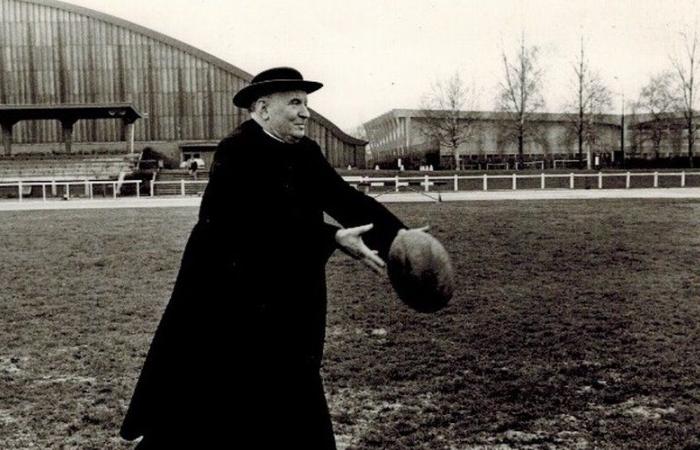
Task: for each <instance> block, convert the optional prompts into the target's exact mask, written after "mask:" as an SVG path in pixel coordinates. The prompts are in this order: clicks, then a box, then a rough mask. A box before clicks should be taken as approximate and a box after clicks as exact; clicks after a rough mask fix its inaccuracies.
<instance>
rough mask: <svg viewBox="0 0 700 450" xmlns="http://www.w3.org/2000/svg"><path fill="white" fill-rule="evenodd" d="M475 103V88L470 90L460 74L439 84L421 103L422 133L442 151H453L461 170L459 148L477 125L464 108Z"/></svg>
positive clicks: (456, 166) (437, 83) (438, 82)
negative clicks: (445, 149) (473, 126)
mask: <svg viewBox="0 0 700 450" xmlns="http://www.w3.org/2000/svg"><path fill="white" fill-rule="evenodd" d="M474 102H475V90H474V88H473V87H467V86H466V85H465V84H464V83H463V82H462V79H461V78H460V76H459V74H458V73H457V72H455V73H454V75H452V76H451V77H449V78H447V79H445V80H439V81H437V82H435V83H434V84H433V86H432V88H431V90H430V92H428V93H427V94H425V95H424V96H423V98H422V100H421V116H422V117H421V121H420V130H421V132H422V133H423V135H425V136H426V138H428V139H429V140H430V141H432V142H435V143H437V145H438V146H439V147H440V148H447V149H449V150H450V151H451V152H452V155H453V157H454V165H455V169H457V170H459V169H460V163H459V147H460V146H461V145H462V144H463V143H464V142H466V141H467V140H468V139H469V137H470V135H471V128H472V124H473V123H474V118H473V117H471V116H470V115H469V114H468V113H467V112H465V111H464V109H465V108H466V107H470V106H473V105H474Z"/></svg>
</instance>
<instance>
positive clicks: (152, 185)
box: [151, 180, 155, 197]
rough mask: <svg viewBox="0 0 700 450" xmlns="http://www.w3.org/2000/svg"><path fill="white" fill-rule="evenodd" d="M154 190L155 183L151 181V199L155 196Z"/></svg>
mask: <svg viewBox="0 0 700 450" xmlns="http://www.w3.org/2000/svg"><path fill="white" fill-rule="evenodd" d="M154 188H155V181H153V180H151V197H153V196H154V195H155V191H154Z"/></svg>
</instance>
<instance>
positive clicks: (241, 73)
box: [18, 0, 367, 145]
mask: <svg viewBox="0 0 700 450" xmlns="http://www.w3.org/2000/svg"><path fill="white" fill-rule="evenodd" d="M18 1H21V2H24V3H29V4H35V5H40V6H44V7H51V8H56V9H59V10H64V11H69V12H73V13H76V14H81V15H84V16H86V17H90V18H94V19H97V20H101V21H104V22H107V23H110V24H113V25H116V26H119V27H124V28H126V29H128V30H131V31H134V32H136V33H141V34H143V35H145V36H148V37H150V38H153V39H155V40H158V41H161V42H163V43H165V44H168V45H171V46H173V47H174V48H178V49H180V50H182V51H184V52H187V53H189V54H192V55H194V56H196V57H198V58H201V59H203V60H204V61H207V62H209V63H210V64H212V65H214V66H218V67H220V68H221V69H223V70H225V71H228V72H231V73H233V74H234V75H236V76H237V77H240V78H241V79H243V80H245V81H247V82H250V81H251V80H252V79H253V75H251V74H250V73H248V72H246V71H245V70H242V69H240V68H239V67H236V66H234V65H232V64H230V63H228V62H226V61H224V60H222V59H220V58H217V57H216V56H214V55H211V54H209V53H207V52H205V51H202V50H200V49H198V48H195V47H193V46H191V45H189V44H186V43H184V42H182V41H179V40H177V39H174V38H172V37H170V36H166V35H164V34H162V33H159V32H157V31H154V30H151V29H149V28H146V27H143V26H141V25H138V24H135V23H133V22H129V21H127V20H124V19H120V18H118V17H115V16H112V15H109V14H105V13H102V12H99V11H95V10H92V9H89V8H85V7H82V6H78V5H72V4H70V3H65V2H62V1H59V0H18ZM311 111H312V114H313V118H314V119H316V120H317V121H318V122H319V124H321V125H323V126H325V127H326V128H328V129H329V130H331V132H332V133H333V134H335V135H336V136H337V137H338V138H340V139H342V140H343V141H345V142H347V143H348V144H352V145H366V144H367V141H365V140H362V139H357V138H355V137H352V136H350V135H348V134H347V133H345V132H344V131H342V130H341V129H340V128H338V126H336V125H335V124H334V123H333V122H331V121H330V120H328V119H327V118H326V117H324V116H323V115H321V114H319V113H318V112H316V111H314V110H311Z"/></svg>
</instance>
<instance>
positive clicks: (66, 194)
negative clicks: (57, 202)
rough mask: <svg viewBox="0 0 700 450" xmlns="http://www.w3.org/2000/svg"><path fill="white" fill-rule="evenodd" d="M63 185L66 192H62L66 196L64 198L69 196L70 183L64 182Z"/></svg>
mask: <svg viewBox="0 0 700 450" xmlns="http://www.w3.org/2000/svg"><path fill="white" fill-rule="evenodd" d="M65 186H66V192H65V193H64V195H65V196H66V199H69V198H70V183H66V184H65Z"/></svg>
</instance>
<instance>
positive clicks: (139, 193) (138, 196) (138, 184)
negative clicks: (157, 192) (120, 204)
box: [136, 180, 141, 198]
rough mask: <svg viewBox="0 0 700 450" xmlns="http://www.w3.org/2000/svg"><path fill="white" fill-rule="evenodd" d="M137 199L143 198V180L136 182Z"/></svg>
mask: <svg viewBox="0 0 700 450" xmlns="http://www.w3.org/2000/svg"><path fill="white" fill-rule="evenodd" d="M136 198H141V180H136Z"/></svg>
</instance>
